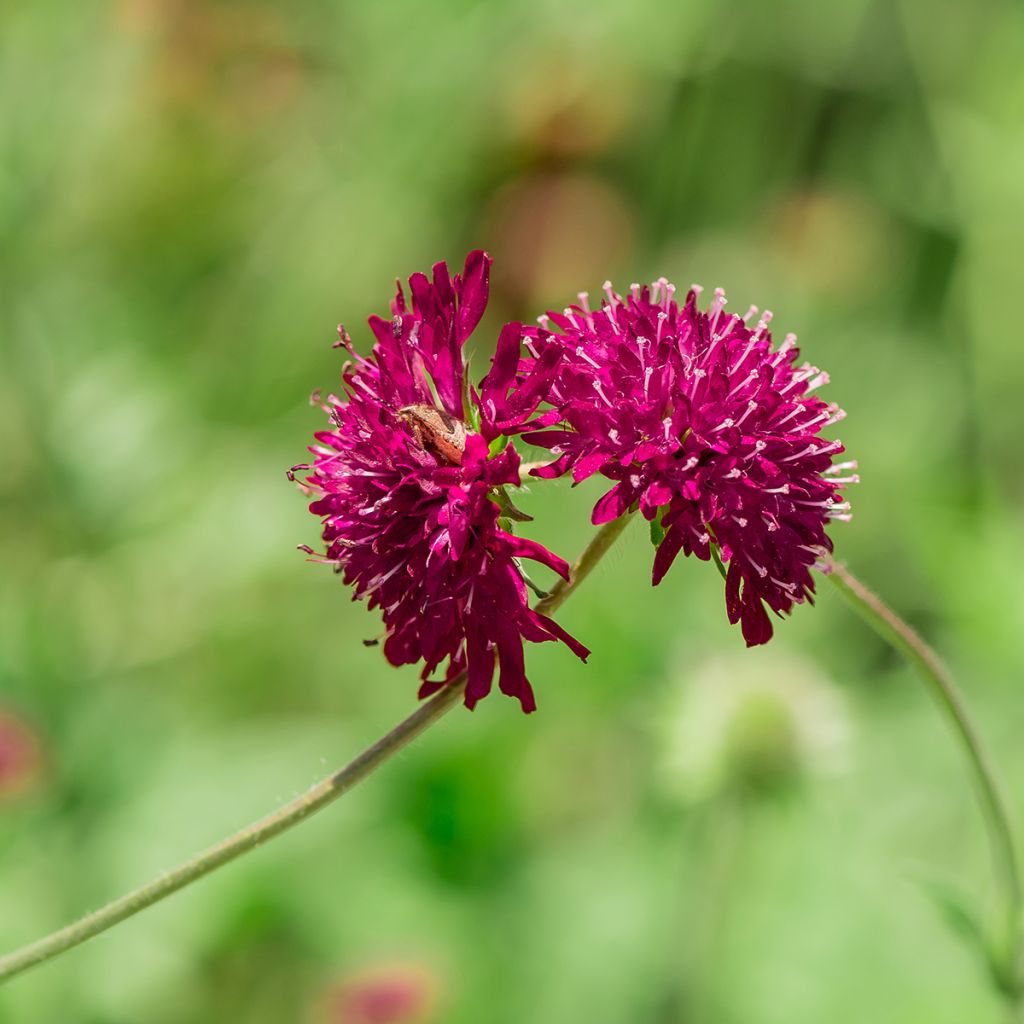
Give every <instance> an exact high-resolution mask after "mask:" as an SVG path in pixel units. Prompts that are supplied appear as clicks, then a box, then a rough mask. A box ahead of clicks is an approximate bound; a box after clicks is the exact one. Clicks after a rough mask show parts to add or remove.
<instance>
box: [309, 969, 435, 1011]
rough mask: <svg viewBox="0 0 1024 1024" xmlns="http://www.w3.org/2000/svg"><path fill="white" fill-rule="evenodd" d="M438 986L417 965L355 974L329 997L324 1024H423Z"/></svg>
mask: <svg viewBox="0 0 1024 1024" xmlns="http://www.w3.org/2000/svg"><path fill="white" fill-rule="evenodd" d="M435 989H436V983H435V981H434V979H433V978H432V976H431V975H430V974H429V973H428V972H427V971H426V970H425V969H424V968H422V967H420V966H417V965H406V964H394V965H389V966H384V967H375V968H372V969H369V970H366V971H363V972H360V973H359V974H355V975H353V976H352V977H350V978H348V979H347V980H345V981H343V982H342V983H341V984H339V985H338V986H337V987H336V988H335V989H333V990H332V991H331V992H329V993H328V995H327V999H326V1012H325V1014H324V1018H325V1024H422V1022H424V1021H426V1020H427V1019H428V1018H429V1015H430V1012H431V1010H432V1008H433V1006H434V1002H435Z"/></svg>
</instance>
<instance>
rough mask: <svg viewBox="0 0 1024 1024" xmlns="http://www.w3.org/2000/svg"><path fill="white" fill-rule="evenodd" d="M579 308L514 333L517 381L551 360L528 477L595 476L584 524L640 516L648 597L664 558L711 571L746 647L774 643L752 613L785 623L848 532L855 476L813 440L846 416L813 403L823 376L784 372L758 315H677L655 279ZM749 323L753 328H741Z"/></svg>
mask: <svg viewBox="0 0 1024 1024" xmlns="http://www.w3.org/2000/svg"><path fill="white" fill-rule="evenodd" d="M605 291H606V293H607V298H606V299H605V300H603V301H602V303H601V308H600V309H596V310H591V309H590V307H589V304H588V301H587V296H586V293H581V295H580V303H579V305H576V306H572V307H571V308H569V309H566V310H565V311H564V312H563V313H550V314H548V315H547V316H543V317H541V318H540V321H539V322H540V325H541V326H540V327H539V328H538V327H531V328H525V329H524V334H525V339H524V340H525V345H526V349H527V351H528V352H529V353H530V356H529V357H528V358H527V359H526V360H524V363H523V367H522V368H521V371H522V372H526V373H529V372H532V370H533V368H534V367H536V366H540V365H542V364H543V365H547V363H548V362H549V361H550V360H551V359H552V358H553V357H552V356H551V355H550V353H549V348H550V347H551V346H554V347H555V348H556V350H557V351H558V352H559V353H560V355H559V358H558V362H557V370H556V373H555V377H554V380H553V381H552V384H551V386H550V389H549V394H548V402H549V403H550V404H551V406H552V408H551V409H550V410H548V411H546V412H545V413H543V414H541V415H540V416H538V417H536V418H535V419H534V421H533V423H534V426H535V427H553V428H554V429H542V430H534V431H533V432H527V433H526V434H525V435H524V440H526V441H528V442H529V443H531V444H535V445H539V446H541V447H546V448H548V449H550V450H551V452H552V453H553V454H555V455H556V456H557V459H556V460H555V461H554V462H552V463H551V464H550V465H548V466H546V467H543V468H542V469H540V470H537V471H535V472H536V473H537V475H538V476H543V477H555V476H560V475H562V474H563V473H571V474H572V476H573V478H574V480H575V481H577V482H579V481H581V480H584V479H586V478H587V477H589V476H592V475H593V474H595V473H600V474H602V475H604V476H605V477H607V478H608V479H610V480H612V481H614V486H613V487H612V488H611V489H610V490H609V491H608V492H607V493H606V494H605V495H604V496H603V497H602V498H601V499H600V500H599V501H598V503H597V505H596V506H595V508H594V511H593V517H592V518H593V521H594V523H595V524H597V523H603V522H607V521H609V520H611V519H614V518H616V517H617V516H620V515H622V514H623V513H624V512H626V511H627V510H628V509H630V508H632V507H639V509H640V511H641V512H642V513H643V514H644V516H645V517H646V518H647V519H648V520H650V521H651V522H652V531H651V533H652V539H653V540H654V541H655V543H656V544H657V552H656V554H655V558H654V571H653V578H654V583H655V584H657V583H659V582H660V581H661V580H662V578H663V577H664V575H665V573H666V572H667V571H668V569H669V567H670V566H671V565H672V563H673V561H674V560H675V558H676V556H677V555H678V554H679V552H680V551H682V552H683V553H684V554H687V555H689V554H695V555H697V557H698V558H701V559H705V560H707V559H710V558H712V557H715V558H716V560H717V561H718V562H719V567H720V568H721V569H722V572H723V575H724V576H725V600H726V610H727V612H728V615H729V621H730V622H733V623H736V622H739V623H740V624H741V627H742V630H743V636H744V638H745V639H746V642H747V644H748V645H749V646H754V645H756V644H763V643H765V642H766V641H767V640H769V639H770V638H771V636H772V625H771V621H770V619H769V617H768V614H767V612H766V611H765V605H767V606H768V607H769V608H771V609H772V610H773V611H775V612H777V613H779V614H784V613H788V612H789V611H790V610H791V609H792V607H793V605H794V603H799V602H802V601H803V600H805V599H811V596H812V595H813V593H814V579H813V577H812V576H811V573H810V569H811V568H812V567H813V566H815V564H816V563H819V560H820V558H821V556H822V555H824V554H825V553H826V552H828V551H831V549H832V544H831V542H830V540H829V538H828V536H827V535H826V533H825V527H826V525H827V524H828V522H829V521H830V520H832V519H848V518H849V514H848V510H849V505H848V503H846V502H844V501H842V500H841V499H840V497H839V490H840V488H841V487H842V486H843V485H844V484H846V483H851V482H855V481H856V477H855V476H848V477H842V476H840V475H838V474H840V473H841V472H842V471H843V470H845V469H852V468H855V465H854V463H850V462H847V463H841V464H833V461H832V460H833V457H834V456H835V455H837V454H839V453H840V452H842V451H843V446H842V445H841V444H840V443H839V441H827V440H825V439H823V438H821V437H820V436H819V433H820V431H821V430H822V429H824V428H826V427H828V426H831V425H832V424H833V423H835V422H836V421H838V420H839V419H841V418H842V417H843V415H844V414H843V413H842V411H841V410H839V409H838V407H836V406H835V405H830V404H826V403H825V402H824V401H822V400H821V399H820V398H818V397H816V396H815V395H814V394H813V393H812V392H814V391H815V390H816V389H817V388H818V387H820V386H821V385H822V384H825V383H827V381H828V375H827V374H825V373H822V372H821V371H820V370H818V369H817V367H814V366H810V365H809V364H807V363H802V364H799V365H798V364H797V357H798V349H797V348H796V346H795V341H796V338H795V336H794V335H791V334H790V335H787V336H786V338H785V340H784V341H783V342H782V344H781V345H780V346H779V347H778V348H774V347H773V344H772V336H771V333H770V332H769V331H768V324H769V322H770V320H771V316H772V315H771V313H769V312H767V311H766V312H765V313H764V314H763V315H762V316H761V317H760V319H758V320H754V317H755V316H756V315H757V309H756V307H752V308H751V309H750V310H749V311H748V312H747V314H746V315H745V316H743V317H740V316H737V315H735V314H729V313H726V311H725V301H726V300H725V294H724V292H723V291H722V290H721V289H718V290H716V292H715V295H714V299H713V301H712V302H711V304H710V307H709V308H708V309H707V310H706V311H702V310H701V309H700V308H699V307H698V299H699V296H700V293H701V289H700V288H699V287H697V286H694V287H693V288H692V289H691V290H690V292H689V293H688V294H687V296H686V299H685V301H684V302H683V304H682V306H680V305H679V304H677V302H676V301H675V298H674V295H675V287H674V286H673V285H671V284H669V283H668V282H667V281H666V280H665V279H664V278H662V279H661V280H659V281H657V282H655V283H654V284H652V285H651V286H650V287H646V286H645V287H643V288H641V287H639V286H638V285H633V286H632V289H631V292H630V294H629V295H628V296H627V297H626V298H623V297H622V296H621V295H619V294H617V293H616V292H614V291H613V290H612V287H611V284H610V283H607V284H606V285H605ZM751 321H753V324H751Z"/></svg>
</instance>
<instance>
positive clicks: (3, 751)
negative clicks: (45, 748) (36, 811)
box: [0, 711, 42, 800]
mask: <svg viewBox="0 0 1024 1024" xmlns="http://www.w3.org/2000/svg"><path fill="white" fill-rule="evenodd" d="M41 762H42V758H41V754H40V748H39V740H38V739H37V738H36V736H35V734H34V733H33V732H32V731H31V730H30V729H29V727H28V726H27V725H25V723H24V722H22V721H21V720H20V719H18V718H15V717H14V715H12V714H10V713H9V712H6V711H0V800H2V799H5V798H8V797H13V796H17V795H18V794H20V793H22V792H24V791H25V790H26V789H28V787H29V786H31V785H32V783H33V782H34V781H35V780H36V779H37V778H38V776H39V770H40V767H41Z"/></svg>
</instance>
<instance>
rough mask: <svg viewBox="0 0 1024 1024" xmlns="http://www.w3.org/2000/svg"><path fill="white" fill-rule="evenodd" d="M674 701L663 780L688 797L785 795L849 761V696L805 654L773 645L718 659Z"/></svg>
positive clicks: (701, 670) (675, 694)
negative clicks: (803, 656) (809, 778)
mask: <svg viewBox="0 0 1024 1024" xmlns="http://www.w3.org/2000/svg"><path fill="white" fill-rule="evenodd" d="M670 700H671V703H672V707H671V709H670V711H669V713H668V714H667V715H666V716H665V717H664V722H665V727H666V735H665V756H664V759H663V763H662V769H663V780H664V783H665V788H666V790H668V791H669V792H670V793H672V794H673V795H674V796H676V797H677V798H680V799H682V800H684V801H686V802H697V801H700V800H704V799H708V798H712V797H714V796H717V795H720V794H722V793H726V792H729V793H739V794H742V795H749V796H763V795H775V794H780V793H782V792H785V791H786V790H788V789H790V788H791V787H793V786H794V785H795V784H798V783H799V782H800V781H801V780H802V779H804V778H805V777H807V776H809V775H814V774H819V773H825V774H827V773H831V772H835V771H839V770H842V769H843V768H844V767H845V764H846V755H847V751H848V746H849V736H850V723H849V713H848V710H847V707H846V702H845V700H844V698H843V695H842V693H841V692H840V691H839V690H838V689H837V688H836V687H835V685H834V684H833V683H832V682H831V681H830V680H829V679H828V678H827V677H826V676H825V674H824V673H823V671H822V670H821V668H820V667H819V666H818V665H816V664H815V663H813V662H811V661H808V660H806V659H803V658H799V657H796V656H794V655H790V654H787V653H786V652H776V651H767V650H765V651H763V652H762V651H759V652H758V654H757V655H752V654H749V653H748V654H746V655H743V656H736V657H718V658H713V659H710V660H708V661H706V662H705V663H704V664H703V665H702V666H700V667H699V668H698V669H697V671H696V672H695V673H694V674H693V675H692V676H691V677H689V678H685V677H684V685H683V686H682V687H680V688H679V689H678V690H675V691H674V692H673V694H672V695H671V698H670Z"/></svg>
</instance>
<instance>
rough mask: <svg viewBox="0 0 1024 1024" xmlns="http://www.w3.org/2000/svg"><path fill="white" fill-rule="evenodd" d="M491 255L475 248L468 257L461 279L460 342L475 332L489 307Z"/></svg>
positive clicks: (458, 330)
mask: <svg viewBox="0 0 1024 1024" xmlns="http://www.w3.org/2000/svg"><path fill="white" fill-rule="evenodd" d="M490 273H491V257H490V256H488V255H487V253H485V252H484V251H483V250H482V249H474V250H473V252H471V253H470V254H469V255H468V256H467V257H466V266H465V268H464V269H463V271H462V276H461V279H460V281H459V313H458V321H457V325H456V338H457V340H458V341H459V342H460V344H461V343H462V342H463V341H465V340H466V338H468V337H469V336H470V334H472V333H473V331H474V329H475V328H476V325H477V324H478V323H480V318H481V317H482V316H483V315H484V310H485V309H486V308H487V296H488V286H489V278H490Z"/></svg>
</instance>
